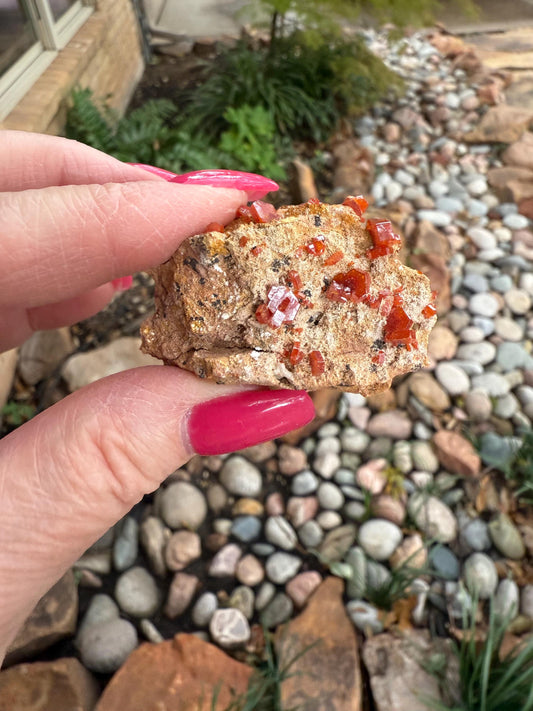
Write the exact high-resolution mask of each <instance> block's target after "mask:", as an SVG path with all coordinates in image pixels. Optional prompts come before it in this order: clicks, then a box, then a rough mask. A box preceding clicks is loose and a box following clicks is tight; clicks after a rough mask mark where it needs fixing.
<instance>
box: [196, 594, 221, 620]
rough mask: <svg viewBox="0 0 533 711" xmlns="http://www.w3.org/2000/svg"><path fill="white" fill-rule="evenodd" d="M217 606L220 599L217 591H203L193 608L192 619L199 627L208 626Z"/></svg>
mask: <svg viewBox="0 0 533 711" xmlns="http://www.w3.org/2000/svg"><path fill="white" fill-rule="evenodd" d="M217 608H218V600H217V596H216V595H215V593H212V592H204V593H202V595H200V597H199V598H198V600H197V601H196V602H195V604H194V607H193V608H192V612H191V618H192V621H193V622H194V624H195V625H196V626H197V627H208V626H209V623H210V622H211V618H212V617H213V615H214V613H215V610H216V609H217Z"/></svg>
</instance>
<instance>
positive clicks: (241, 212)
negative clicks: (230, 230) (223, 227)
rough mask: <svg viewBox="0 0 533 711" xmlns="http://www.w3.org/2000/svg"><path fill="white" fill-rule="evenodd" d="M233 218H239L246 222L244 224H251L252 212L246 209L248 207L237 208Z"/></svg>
mask: <svg viewBox="0 0 533 711" xmlns="http://www.w3.org/2000/svg"><path fill="white" fill-rule="evenodd" d="M235 217H237V218H239V217H240V218H241V219H243V220H246V222H252V220H253V217H252V211H251V210H250V208H249V207H248V205H241V206H240V207H238V208H237V212H236V213H235Z"/></svg>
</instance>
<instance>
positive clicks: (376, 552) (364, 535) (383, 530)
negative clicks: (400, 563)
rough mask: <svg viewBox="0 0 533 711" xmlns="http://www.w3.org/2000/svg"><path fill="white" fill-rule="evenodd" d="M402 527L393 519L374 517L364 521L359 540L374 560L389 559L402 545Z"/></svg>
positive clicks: (358, 536)
mask: <svg viewBox="0 0 533 711" xmlns="http://www.w3.org/2000/svg"><path fill="white" fill-rule="evenodd" d="M402 538H403V535H402V532H401V529H400V528H399V527H398V526H396V524H394V523H392V522H391V521H386V520H385V519H380V518H376V519H372V520H371V521H366V523H363V525H362V526H361V528H360V529H359V532H358V535H357V540H358V543H359V545H360V546H361V548H362V549H363V550H364V552H365V553H366V554H367V555H369V556H370V557H371V558H374V560H387V558H390V556H391V555H392V554H393V553H394V551H395V550H396V548H397V547H398V546H399V545H400V542H401V540H402Z"/></svg>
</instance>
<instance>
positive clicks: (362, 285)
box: [326, 269, 370, 303]
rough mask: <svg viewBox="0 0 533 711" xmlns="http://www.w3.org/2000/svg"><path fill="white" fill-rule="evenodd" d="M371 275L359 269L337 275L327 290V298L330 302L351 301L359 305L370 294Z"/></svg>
mask: <svg viewBox="0 0 533 711" xmlns="http://www.w3.org/2000/svg"><path fill="white" fill-rule="evenodd" d="M369 287H370V274H369V273H368V272H362V271H360V270H359V269H350V271H348V272H344V273H342V272H341V273H339V274H335V276H334V277H333V281H332V282H331V284H330V285H329V286H328V288H327V290H326V298H327V299H329V300H330V301H344V302H345V301H351V302H353V303H357V302H358V301H361V299H362V298H363V297H364V296H365V295H366V294H367V293H368V289H369Z"/></svg>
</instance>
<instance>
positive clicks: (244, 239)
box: [239, 235, 250, 247]
mask: <svg viewBox="0 0 533 711" xmlns="http://www.w3.org/2000/svg"><path fill="white" fill-rule="evenodd" d="M249 239H250V238H249V237H246V235H243V236H242V237H241V238H240V240H239V247H246V245H247V244H248V240H249Z"/></svg>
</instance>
